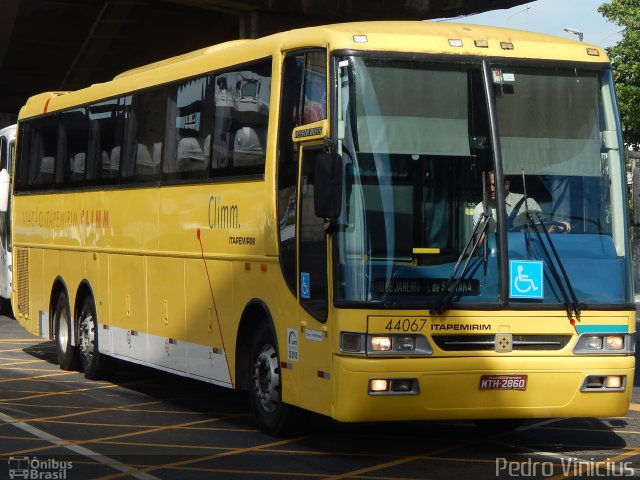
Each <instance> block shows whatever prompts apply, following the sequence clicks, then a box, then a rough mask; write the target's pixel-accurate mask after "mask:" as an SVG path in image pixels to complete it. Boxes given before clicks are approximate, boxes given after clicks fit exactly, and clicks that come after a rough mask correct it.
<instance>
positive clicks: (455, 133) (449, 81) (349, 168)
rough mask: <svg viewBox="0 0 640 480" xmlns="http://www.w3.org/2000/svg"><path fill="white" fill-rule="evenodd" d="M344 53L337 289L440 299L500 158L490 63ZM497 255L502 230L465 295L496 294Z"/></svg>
mask: <svg viewBox="0 0 640 480" xmlns="http://www.w3.org/2000/svg"><path fill="white" fill-rule="evenodd" d="M340 65H341V68H340V84H341V85H342V88H341V89H340V92H339V98H338V102H339V104H340V105H341V111H340V115H341V120H340V122H341V125H344V127H343V129H344V132H345V134H344V138H343V139H342V141H341V142H340V150H341V154H342V157H343V160H344V162H345V172H344V179H345V185H344V189H345V191H344V195H343V198H344V208H343V215H342V216H341V218H340V221H339V227H338V231H337V232H336V234H335V237H334V238H335V239H336V240H337V242H336V245H337V269H338V282H339V287H338V297H339V299H341V300H348V301H376V300H377V301H385V302H397V301H400V302H405V301H408V302H410V301H421V302H423V303H424V301H425V298H426V297H431V299H432V300H433V299H435V298H437V297H438V296H440V295H441V293H442V292H443V291H444V287H445V284H446V283H447V281H448V279H449V278H450V277H451V273H452V269H453V266H454V265H455V263H456V261H457V260H458V258H459V256H460V254H461V252H462V251H463V249H464V247H465V246H466V245H467V243H468V242H469V241H470V240H473V235H472V232H473V228H474V224H473V215H472V214H473V207H474V206H475V204H476V203H477V202H478V200H479V199H480V198H482V182H481V178H482V172H486V171H488V170H489V169H491V159H492V154H491V145H490V142H489V140H488V138H489V127H488V117H487V109H486V104H487V102H486V99H485V96H484V93H483V86H482V75H481V70H480V68H479V66H471V65H449V64H446V65H443V64H438V63H430V62H423V61H417V60H403V59H384V60H383V59H369V58H358V57H351V58H349V59H343V60H342V61H341V62H340ZM341 128H342V127H341ZM496 255H497V249H496V247H495V241H494V242H493V243H492V247H491V251H489V250H488V249H487V251H484V253H483V254H482V255H475V256H474V257H473V258H471V259H470V263H469V265H468V266H467V269H466V273H465V278H464V280H463V281H462V282H461V283H460V284H459V285H457V287H456V291H457V292H458V295H456V297H457V299H458V300H460V301H491V302H495V301H497V299H498V288H497V274H496V268H497V260H496V258H497V257H496ZM481 286H482V287H481Z"/></svg>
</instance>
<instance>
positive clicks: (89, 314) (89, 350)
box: [78, 295, 111, 380]
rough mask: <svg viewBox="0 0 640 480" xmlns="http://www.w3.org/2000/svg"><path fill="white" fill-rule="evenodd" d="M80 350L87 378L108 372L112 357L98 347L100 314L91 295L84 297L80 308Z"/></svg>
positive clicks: (91, 378) (94, 377) (95, 377)
mask: <svg viewBox="0 0 640 480" xmlns="http://www.w3.org/2000/svg"><path fill="white" fill-rule="evenodd" d="M78 350H79V353H80V364H81V365H82V370H83V371H84V376H85V377H86V378H88V379H89V380H95V379H98V378H101V377H103V376H104V375H106V374H107V373H108V370H109V367H110V365H111V358H110V357H106V356H105V355H102V354H101V353H100V349H99V348H98V316H97V314H96V304H95V301H94V300H93V297H92V296H90V295H89V296H88V297H86V298H85V299H84V302H82V308H81V309H80V318H79V321H78Z"/></svg>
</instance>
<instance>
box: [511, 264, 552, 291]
mask: <svg viewBox="0 0 640 480" xmlns="http://www.w3.org/2000/svg"><path fill="white" fill-rule="evenodd" d="M542 269H543V262H542V261H533V260H511V261H510V262H509V272H510V276H509V278H510V281H509V296H510V297H511V298H535V299H542V298H544V288H543V287H544V276H543V275H542Z"/></svg>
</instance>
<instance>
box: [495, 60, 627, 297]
mask: <svg viewBox="0 0 640 480" xmlns="http://www.w3.org/2000/svg"><path fill="white" fill-rule="evenodd" d="M492 77H493V81H494V91H495V95H496V106H497V112H498V121H499V125H500V134H501V135H500V141H501V146H502V161H503V168H504V172H505V175H507V181H509V182H510V191H511V192H520V193H524V192H525V191H526V193H527V194H528V196H529V198H530V202H531V203H530V205H529V208H530V209H532V210H536V211H537V212H538V213H539V214H540V216H541V218H542V219H543V222H544V223H545V224H546V226H547V227H548V229H549V231H551V232H552V233H558V234H560V235H552V238H553V244H554V247H555V248H556V249H557V251H558V254H559V256H560V258H561V262H562V264H563V266H564V267H565V269H566V271H567V273H568V277H569V279H570V283H571V284H572V285H571V286H572V287H573V288H574V289H575V291H576V294H577V298H578V300H579V301H580V302H586V303H589V304H593V303H603V304H607V303H617V302H621V301H625V299H628V298H629V296H628V292H629V290H630V288H629V281H628V272H627V270H628V263H627V262H626V261H625V260H624V257H625V253H626V243H625V242H626V240H625V238H626V235H625V229H626V227H625V214H626V208H625V207H624V203H623V199H624V194H623V193H624V186H623V179H624V176H623V169H622V161H621V158H620V150H621V149H620V147H621V145H620V144H619V140H618V126H617V115H616V113H615V109H614V103H613V94H612V92H613V89H612V86H611V82H610V75H609V74H608V72H598V71H593V70H580V69H575V68H567V69H561V68H556V69H549V68H547V69H542V68H531V67H507V66H494V67H492ZM538 213H536V214H535V217H536V218H537V215H538ZM509 258H510V260H516V261H518V260H520V259H527V260H537V261H543V262H544V264H545V272H546V273H547V274H548V275H549V277H552V276H553V267H552V266H551V265H550V264H551V263H552V262H551V261H550V260H549V259H548V258H545V254H544V249H543V246H542V245H541V241H540V239H539V238H538V236H537V235H535V234H529V235H528V234H526V232H524V233H523V232H520V233H515V232H512V233H509ZM555 263H557V262H555ZM557 270H558V271H559V267H558V269H557ZM596 271H597V272H598V273H599V274H598V275H594V272H596ZM605 279H606V280H605ZM540 282H541V285H540V286H541V287H544V286H548V287H549V288H550V289H553V292H552V291H550V292H548V293H547V294H545V295H544V297H545V298H544V299H545V301H547V300H551V299H552V298H554V297H557V296H560V297H562V292H561V291H557V289H558V287H557V285H556V283H557V282H555V281H552V279H551V278H548V279H545V278H542V279H541V280H540ZM524 288H525V289H526V287H524ZM513 293H515V296H516V297H517V296H518V295H517V292H513ZM525 298H527V297H526V296H525Z"/></svg>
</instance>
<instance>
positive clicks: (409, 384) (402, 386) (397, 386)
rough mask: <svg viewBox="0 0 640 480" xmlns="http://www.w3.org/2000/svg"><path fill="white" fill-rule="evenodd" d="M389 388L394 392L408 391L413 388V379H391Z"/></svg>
mask: <svg viewBox="0 0 640 480" xmlns="http://www.w3.org/2000/svg"><path fill="white" fill-rule="evenodd" d="M391 390H393V391H394V392H410V391H412V390H413V380H411V379H410V378H403V379H399V380H392V382H391Z"/></svg>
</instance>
